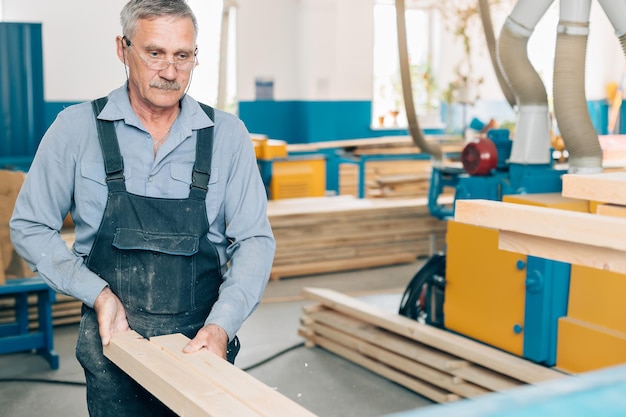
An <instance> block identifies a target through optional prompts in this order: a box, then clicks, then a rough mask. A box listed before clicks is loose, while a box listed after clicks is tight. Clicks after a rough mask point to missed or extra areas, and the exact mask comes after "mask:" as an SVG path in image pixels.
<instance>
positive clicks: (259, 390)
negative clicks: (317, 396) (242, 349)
mask: <svg viewBox="0 0 626 417" xmlns="http://www.w3.org/2000/svg"><path fill="white" fill-rule="evenodd" d="M188 341H189V339H188V338H187V337H185V336H184V335H182V334H180V333H179V334H172V335H167V336H158V337H152V338H150V342H152V343H154V344H155V345H157V346H158V347H160V348H161V349H162V350H163V351H164V352H166V353H167V354H168V355H171V356H172V357H174V358H176V359H177V360H178V361H180V362H181V363H182V364H184V365H185V366H190V367H192V368H193V369H194V370H196V371H197V372H198V373H200V374H202V379H203V380H208V381H211V382H212V383H213V384H215V385H217V386H218V387H220V388H221V389H222V390H224V391H226V392H229V393H230V394H231V395H232V396H233V397H235V398H237V399H238V400H239V401H241V402H242V403H244V404H246V405H247V406H248V407H250V408H252V409H253V410H254V411H256V412H257V413H259V414H260V415H263V416H272V417H274V416H275V417H299V416H301V417H314V414H313V413H311V412H310V411H308V410H306V409H304V408H303V407H302V406H300V405H299V404H297V403H295V402H293V401H291V400H290V399H289V398H287V397H285V396H284V395H283V394H281V393H279V392H278V391H276V390H274V389H272V388H270V387H269V386H267V385H265V384H263V383H261V382H260V381H258V380H256V379H254V378H253V377H252V376H251V375H249V374H247V373H246V372H244V371H243V370H241V369H239V368H237V367H236V366H233V365H231V364H230V363H229V362H227V361H225V360H223V359H221V358H219V357H217V356H216V355H213V354H211V353H210V352H209V351H208V350H205V349H203V350H201V351H199V352H197V353H194V354H186V353H183V351H182V347H183V346H185V345H186V344H187V342H188Z"/></svg>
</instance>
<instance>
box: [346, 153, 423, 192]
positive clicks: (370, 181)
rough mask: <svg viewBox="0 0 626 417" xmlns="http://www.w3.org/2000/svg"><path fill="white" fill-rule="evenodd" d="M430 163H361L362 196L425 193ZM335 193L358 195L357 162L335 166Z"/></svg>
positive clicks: (406, 161) (399, 161)
mask: <svg viewBox="0 0 626 417" xmlns="http://www.w3.org/2000/svg"><path fill="white" fill-rule="evenodd" d="M431 171H432V162H431V161H429V160H416V159H411V160H395V161H368V162H365V197H366V198H394V197H395V198H418V197H426V196H427V195H428V188H429V185H430V176H431ZM339 194H340V195H352V196H355V197H358V195H359V167H358V165H354V164H349V163H343V164H340V166H339Z"/></svg>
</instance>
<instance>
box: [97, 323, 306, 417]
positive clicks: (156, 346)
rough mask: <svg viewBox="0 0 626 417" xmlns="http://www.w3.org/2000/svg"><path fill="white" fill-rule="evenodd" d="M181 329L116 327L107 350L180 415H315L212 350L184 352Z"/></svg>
mask: <svg viewBox="0 0 626 417" xmlns="http://www.w3.org/2000/svg"><path fill="white" fill-rule="evenodd" d="M188 341H189V339H188V338H187V337H185V336H183V335H182V334H180V333H178V334H171V335H166V336H158V337H153V338H151V339H149V340H148V339H144V338H143V337H141V336H140V335H139V334H137V333H135V332H134V331H128V332H125V333H116V334H115V335H114V336H113V338H112V339H111V342H110V343H109V345H107V346H105V348H104V354H105V356H106V357H108V358H109V359H110V360H111V361H113V362H114V363H115V364H116V365H118V366H119V367H120V368H121V369H123V370H124V371H125V372H126V373H127V374H128V375H130V376H131V377H132V378H133V379H135V380H136V381H137V382H138V383H139V384H141V385H142V386H143V387H144V388H146V389H147V390H148V391H150V392H151V393H152V394H153V395H154V396H155V397H157V398H158V399H160V400H161V402H163V403H164V404H165V405H167V406H168V407H169V408H170V409H171V410H172V411H174V412H175V413H176V414H177V415H179V416H194V417H232V416H241V417H262V416H264V417H315V415H314V414H313V413H311V412H310V411H308V410H306V409H304V408H303V407H301V406H300V405H299V404H297V403H295V402H293V401H291V400H290V399H289V398H287V397H285V396H284V395H282V394H280V393H279V392H278V391H276V390H274V389H272V388H270V387H269V386H267V385H265V384H263V383H262V382H260V381H258V380H256V379H255V378H253V377H252V376H250V375H249V374H247V373H245V372H244V371H242V370H241V369H239V368H237V367H235V366H234V365H232V364H230V363H228V362H227V361H225V360H223V359H221V358H220V357H218V356H217V355H215V354H213V353H211V352H209V351H208V350H205V349H203V350H201V351H199V352H196V353H194V354H185V353H183V347H184V346H185V345H186V344H187V342H188Z"/></svg>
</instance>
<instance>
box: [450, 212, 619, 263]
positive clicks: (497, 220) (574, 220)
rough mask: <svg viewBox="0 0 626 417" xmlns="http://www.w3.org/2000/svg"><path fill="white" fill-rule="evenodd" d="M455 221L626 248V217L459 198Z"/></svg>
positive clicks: (562, 239) (602, 246)
mask: <svg viewBox="0 0 626 417" xmlns="http://www.w3.org/2000/svg"><path fill="white" fill-rule="evenodd" d="M454 220H455V221H458V222H461V223H469V224H473V225H476V226H483V227H489V228H493V229H499V230H501V231H507V232H515V233H521V234H526V235H532V236H537V237H541V238H547V239H553V240H557V241H563V242H570V243H576V244H581V245H587V246H596V247H599V248H607V249H614V250H618V251H626V239H624V236H626V219H623V218H615V217H608V216H598V215H596V214H591V213H580V212H574V211H569V210H560V209H553V208H546V207H534V206H528V205H524V204H514V203H506V202H501V201H491V200H457V202H456V207H455V212H454Z"/></svg>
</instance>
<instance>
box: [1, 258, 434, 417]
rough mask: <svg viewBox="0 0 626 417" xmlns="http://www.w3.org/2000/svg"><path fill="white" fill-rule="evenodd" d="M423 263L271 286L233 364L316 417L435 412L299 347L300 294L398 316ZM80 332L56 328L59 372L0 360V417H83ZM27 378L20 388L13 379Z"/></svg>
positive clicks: (19, 357) (27, 356)
mask: <svg viewBox="0 0 626 417" xmlns="http://www.w3.org/2000/svg"><path fill="white" fill-rule="evenodd" d="M419 265H420V263H414V264H407V265H398V266H392V267H384V268H374V269H369V270H364V271H353V272H346V273H336V274H326V275H317V276H311V277H299V278H291V279H283V280H279V281H271V282H270V283H269V284H268V287H267V290H266V292H265V296H264V299H263V302H262V304H261V305H260V306H259V308H258V309H257V310H256V311H255V312H254V313H253V315H252V316H251V317H250V318H249V319H248V321H246V323H245V324H244V326H243V327H242V329H241V331H240V332H239V338H240V340H241V344H242V349H241V351H240V353H239V356H238V357H237V361H236V365H237V366H238V367H240V368H242V369H244V370H247V371H248V372H249V373H250V374H251V375H252V376H254V377H255V378H257V379H258V380H260V381H262V382H264V383H265V384H267V385H268V386H270V387H273V388H275V389H276V390H277V391H279V392H281V393H283V394H284V395H285V396H287V397H288V398H290V399H292V400H293V401H296V402H298V403H299V404H301V405H302V406H303V407H305V408H306V409H308V410H310V411H311V412H313V413H314V414H316V415H318V416H319V417H352V416H354V417H357V416H358V417H368V416H371V417H379V416H385V415H388V414H393V413H397V412H401V411H406V410H414V409H420V408H424V407H429V406H432V405H433V403H432V402H431V401H430V400H428V399H425V398H423V397H421V396H419V395H417V394H415V393H414V392H412V391H410V390H407V389H405V388H404V387H402V386H400V385H397V384H395V383H393V382H390V381H389V380H387V379H385V378H382V377H379V376H378V375H376V374H374V373H372V372H370V371H368V370H366V369H364V368H362V367H360V366H358V365H355V364H353V363H352V362H349V361H346V360H344V359H343V358H341V357H339V356H336V355H334V354H332V353H330V352H328V351H325V350H323V349H321V348H317V347H314V348H309V347H304V346H303V339H302V338H300V337H299V336H298V334H297V329H298V326H299V320H300V316H301V309H302V307H303V306H305V305H307V304H311V303H312V301H310V300H305V299H303V298H302V297H301V296H300V291H301V289H302V288H303V287H320V288H331V289H335V290H337V291H341V292H344V293H346V294H349V295H352V296H354V297H359V298H362V299H363V300H365V301H367V302H370V303H372V304H376V305H377V306H379V307H383V308H387V309H390V310H392V311H397V308H398V305H399V302H400V297H401V295H402V291H403V290H404V288H405V287H406V285H407V284H408V282H409V281H410V279H411V278H412V277H413V275H414V274H415V271H417V269H418V268H419ZM77 329H78V325H66V326H59V327H56V328H55V336H54V338H55V349H56V350H57V352H58V353H59V355H60V367H59V369H58V370H55V371H52V370H50V369H49V367H48V364H47V362H46V361H45V360H44V359H43V358H41V357H40V356H38V355H36V354H32V353H17V354H5V355H0V415H2V416H11V417H22V416H23V417H26V416H28V417H31V416H40V415H45V416H46V417H55V416H63V417H79V416H80V417H83V416H86V415H87V408H86V405H85V398H84V396H85V388H84V386H83V384H84V376H83V372H82V368H81V367H80V365H79V364H78V362H77V361H76V359H75V357H74V345H75V343H76V337H77ZM17 378H19V379H31V380H33V381H31V382H19V381H14V379H17Z"/></svg>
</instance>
